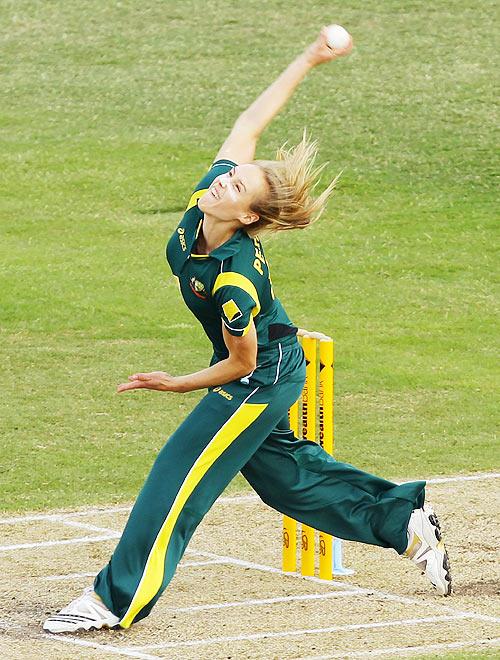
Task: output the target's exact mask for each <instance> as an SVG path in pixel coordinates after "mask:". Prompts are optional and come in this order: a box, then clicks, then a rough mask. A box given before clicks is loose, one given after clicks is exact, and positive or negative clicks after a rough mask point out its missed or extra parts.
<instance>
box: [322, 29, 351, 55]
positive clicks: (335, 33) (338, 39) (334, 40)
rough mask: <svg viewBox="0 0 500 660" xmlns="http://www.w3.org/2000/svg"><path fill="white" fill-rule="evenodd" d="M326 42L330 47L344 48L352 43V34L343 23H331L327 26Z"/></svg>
mask: <svg viewBox="0 0 500 660" xmlns="http://www.w3.org/2000/svg"><path fill="white" fill-rule="evenodd" d="M326 43H327V44H328V45H329V46H330V48H333V49H336V50H344V48H347V47H348V46H349V44H350V43H351V35H350V34H349V32H348V31H347V30H346V29H345V28H343V27H342V26H341V25H329V26H328V27H327V28H326Z"/></svg>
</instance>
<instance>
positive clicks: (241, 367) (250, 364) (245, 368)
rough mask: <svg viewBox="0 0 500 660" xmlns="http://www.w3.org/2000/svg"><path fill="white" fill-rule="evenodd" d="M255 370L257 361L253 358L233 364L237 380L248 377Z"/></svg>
mask: <svg viewBox="0 0 500 660" xmlns="http://www.w3.org/2000/svg"><path fill="white" fill-rule="evenodd" d="M256 368H257V360H256V359H255V358H253V359H252V358H244V359H241V358H240V359H239V360H238V362H237V363H236V364H235V371H236V372H237V376H236V377H237V378H243V376H248V374H251V373H253V372H254V371H255V369H256Z"/></svg>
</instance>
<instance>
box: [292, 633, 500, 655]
mask: <svg viewBox="0 0 500 660" xmlns="http://www.w3.org/2000/svg"><path fill="white" fill-rule="evenodd" d="M497 644H500V637H495V638H493V639H488V638H485V639H477V640H471V641H467V642H441V643H437V644H424V645H422V646H406V647H405V646H401V647H396V646H394V647H392V648H387V649H372V650H370V651H368V650H367V651H347V652H344V653H333V654H332V655H308V656H303V657H301V658H297V659H296V660H332V658H366V657H370V658H371V657H373V658H375V657H377V656H380V655H397V656H400V655H401V654H404V655H408V654H411V653H427V651H444V650H446V649H452V650H453V649H463V648H467V647H468V646H473V647H474V648H475V647H476V646H496V645H497Z"/></svg>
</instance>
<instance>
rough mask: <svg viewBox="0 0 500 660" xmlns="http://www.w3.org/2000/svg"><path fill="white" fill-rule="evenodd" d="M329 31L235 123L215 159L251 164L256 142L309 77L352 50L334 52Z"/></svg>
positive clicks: (297, 59)
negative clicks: (322, 66) (320, 66)
mask: <svg viewBox="0 0 500 660" xmlns="http://www.w3.org/2000/svg"><path fill="white" fill-rule="evenodd" d="M326 39H327V38H326V28H322V30H321V32H320V34H319V36H318V38H317V39H316V41H314V42H313V43H312V44H310V45H309V46H308V47H307V48H306V49H305V50H304V52H303V53H301V54H300V55H299V56H298V57H297V58H296V59H295V60H294V61H293V62H292V63H291V64H290V65H289V66H288V67H287V68H286V69H285V71H283V73H282V74H281V75H280V76H279V77H278V78H277V79H276V80H275V81H274V82H273V83H272V85H270V86H269V87H268V88H267V89H266V90H265V91H264V92H262V94H261V95H260V96H259V97H258V98H257V99H256V100H255V101H254V102H253V103H252V104H251V105H250V107H249V108H247V109H246V110H245V111H244V112H242V113H241V115H240V116H239V117H238V119H237V120H236V123H235V124H234V126H233V128H232V130H231V133H230V134H229V136H228V138H227V139H226V141H225V142H224V144H223V145H222V147H221V148H220V149H219V153H218V154H217V156H216V157H215V160H219V159H221V158H228V159H230V160H232V161H234V162H236V163H248V162H250V161H251V160H253V159H254V157H255V149H256V146H257V140H258V138H259V136H260V135H261V134H262V133H263V131H264V130H265V128H266V127H267V126H268V125H269V124H270V123H271V120H272V119H273V118H274V117H275V116H276V115H277V114H278V112H279V111H280V110H281V108H283V106H284V105H285V103H286V102H287V101H288V99H289V98H290V97H291V96H292V94H293V93H294V91H295V89H296V88H297V87H298V85H299V83H300V82H302V80H303V79H304V78H305V76H306V74H307V73H308V72H309V71H310V70H311V69H312V68H314V67H315V66H317V65H318V64H323V63H324V62H331V61H332V60H334V59H336V58H337V57H342V56H343V55H347V54H348V53H350V52H351V50H352V41H351V43H350V44H349V46H348V47H347V48H344V49H342V50H335V51H333V50H332V49H331V48H330V47H329V46H328V45H327V43H326Z"/></svg>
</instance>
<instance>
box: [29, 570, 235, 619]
mask: <svg viewBox="0 0 500 660" xmlns="http://www.w3.org/2000/svg"><path fill="white" fill-rule="evenodd" d="M226 563H227V562H225V561H220V560H219V559H205V560H204V561H182V562H181V563H180V564H178V566H177V568H187V567H189V566H208V565H209V564H226ZM96 575H97V573H67V574H66V575H44V576H42V577H40V578H39V579H40V580H47V581H48V582H56V581H59V580H78V579H80V578H86V577H89V578H95V576H96ZM176 611H179V610H176Z"/></svg>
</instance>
